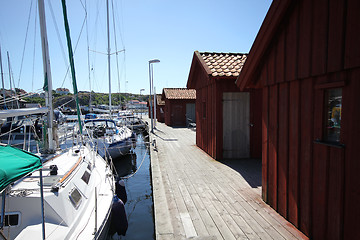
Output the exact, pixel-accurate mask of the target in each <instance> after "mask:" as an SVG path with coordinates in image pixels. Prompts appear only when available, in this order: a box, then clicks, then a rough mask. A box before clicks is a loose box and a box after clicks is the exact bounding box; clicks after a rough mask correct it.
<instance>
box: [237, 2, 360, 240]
mask: <svg viewBox="0 0 360 240" xmlns="http://www.w3.org/2000/svg"><path fill="white" fill-rule="evenodd" d="M279 2H280V1H279V0H274V2H273V4H277V6H278V5H281V3H279ZM285 2H286V3H285ZM284 4H289V5H288V6H287V8H288V10H287V11H286V13H279V14H280V15H284V18H283V20H282V21H280V24H277V28H276V29H277V30H276V31H275V34H274V35H271V36H270V37H269V36H266V33H263V32H260V33H259V35H258V36H262V37H263V38H262V40H263V41H268V46H267V48H265V49H263V48H264V46H263V45H261V43H259V41H258V43H257V45H255V46H253V48H254V47H257V46H259V47H261V49H260V50H261V51H260V50H256V49H255V50H253V49H252V50H251V52H254V56H252V55H251V52H250V55H249V56H248V60H247V61H249V62H250V63H253V64H256V66H255V67H256V68H255V67H254V66H247V65H246V64H245V66H244V69H243V71H244V72H245V73H246V76H250V78H251V83H248V84H247V86H250V87H253V86H257V87H261V88H262V122H261V124H262V154H263V155H262V167H263V168H262V196H263V199H264V200H265V201H266V202H267V203H269V204H270V205H271V206H272V207H273V208H274V209H276V210H277V211H278V212H279V213H280V214H281V215H283V216H284V217H286V218H287V219H288V220H289V221H290V222H291V223H293V224H294V225H295V226H296V227H298V228H299V229H300V230H301V231H302V232H304V233H305V234H306V235H307V236H309V237H310V238H313V239H360V232H359V231H358V227H359V220H358V216H360V204H359V202H360V180H359V172H360V161H359V157H358V155H359V153H358V149H359V148H360V145H359V143H360V142H359V140H358V136H360V124H359V119H360V97H359V92H360V50H359V49H360V45H359V43H360V15H359V11H360V1H357V0H347V1H335V0H319V1H315V2H314V1H311V0H303V1H284ZM280 8H281V7H280ZM273 11H275V10H273ZM272 14H274V12H272V13H270V16H272ZM276 19H277V18H276ZM276 19H275V20H276ZM265 21H266V20H265ZM265 21H264V22H265ZM267 23H269V20H267ZM266 26H267V27H269V28H271V26H268V25H266ZM260 31H264V32H266V30H264V29H261V30H260ZM267 38H271V39H267ZM255 43H256V42H255ZM261 54H263V55H261ZM259 56H260V57H259ZM252 57H253V58H256V59H258V60H257V61H255V60H252V59H251V58H252ZM253 69H256V70H253ZM249 71H250V72H249ZM251 71H255V72H256V73H253V72H251ZM241 74H242V73H241ZM244 76H245V75H244ZM239 79H240V82H239V83H237V84H238V85H239V86H243V84H244V82H246V81H248V80H247V79H242V78H241V75H240V78H239ZM337 87H340V88H342V96H343V98H342V117H341V136H340V143H341V144H339V145H336V144H325V143H324V142H322V140H323V136H324V122H325V119H324V118H325V109H324V107H325V104H324V103H325V99H324V97H325V91H326V89H329V88H337Z"/></svg>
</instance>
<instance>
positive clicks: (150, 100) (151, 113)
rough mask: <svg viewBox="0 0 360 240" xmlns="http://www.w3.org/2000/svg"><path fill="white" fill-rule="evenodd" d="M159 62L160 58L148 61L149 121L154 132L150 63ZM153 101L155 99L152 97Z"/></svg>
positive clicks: (152, 84)
mask: <svg viewBox="0 0 360 240" xmlns="http://www.w3.org/2000/svg"><path fill="white" fill-rule="evenodd" d="M158 62H160V60H158V59H153V60H150V61H149V80H150V95H149V102H150V123H151V132H152V133H153V132H154V127H153V106H152V99H151V98H152V90H153V86H154V82H153V68H152V63H158ZM154 101H155V99H154Z"/></svg>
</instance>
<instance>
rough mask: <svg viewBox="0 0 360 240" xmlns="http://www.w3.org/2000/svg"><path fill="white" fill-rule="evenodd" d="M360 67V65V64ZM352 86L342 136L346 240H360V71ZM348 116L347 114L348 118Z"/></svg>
mask: <svg viewBox="0 0 360 240" xmlns="http://www.w3.org/2000/svg"><path fill="white" fill-rule="evenodd" d="M359 65H360V63H359ZM347 77H348V85H347V86H346V89H345V88H344V92H343V114H342V127H343V131H342V135H341V136H340V137H341V139H342V141H343V142H344V143H345V145H346V148H345V152H344V155H345V159H344V161H343V164H344V176H345V179H344V182H345V186H344V191H345V194H344V203H343V206H344V213H343V214H344V218H343V227H344V235H343V238H344V239H360V231H359V216H360V204H359V202H360V181H359V172H360V161H359V149H360V146H359V136H360V126H359V121H358V119H360V111H359V106H360V97H359V92H360V81H359V79H360V68H357V69H356V70H354V71H351V72H349V73H348V75H347ZM346 113H347V114H346Z"/></svg>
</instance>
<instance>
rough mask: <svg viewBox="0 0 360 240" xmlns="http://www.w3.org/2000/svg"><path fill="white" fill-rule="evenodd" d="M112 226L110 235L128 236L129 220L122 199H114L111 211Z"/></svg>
mask: <svg viewBox="0 0 360 240" xmlns="http://www.w3.org/2000/svg"><path fill="white" fill-rule="evenodd" d="M111 218H112V219H111V226H110V233H115V232H116V233H117V234H118V235H123V236H125V235H126V231H127V229H128V220H127V217H126V212H125V206H124V203H123V202H122V201H121V199H119V198H117V197H116V196H115V197H114V203H113V206H112V209H111Z"/></svg>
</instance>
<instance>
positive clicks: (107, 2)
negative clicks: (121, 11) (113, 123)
mask: <svg viewBox="0 0 360 240" xmlns="http://www.w3.org/2000/svg"><path fill="white" fill-rule="evenodd" d="M106 16H107V42H108V49H107V51H108V72H109V112H110V116H111V72H110V27H109V0H106Z"/></svg>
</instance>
